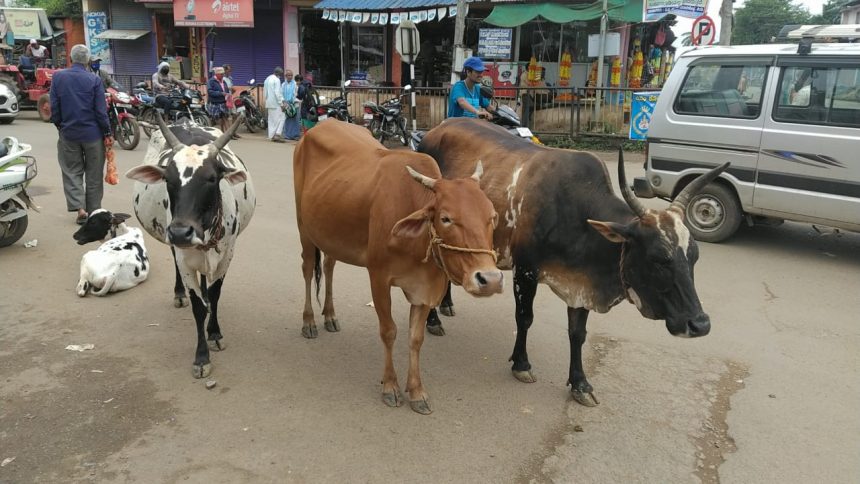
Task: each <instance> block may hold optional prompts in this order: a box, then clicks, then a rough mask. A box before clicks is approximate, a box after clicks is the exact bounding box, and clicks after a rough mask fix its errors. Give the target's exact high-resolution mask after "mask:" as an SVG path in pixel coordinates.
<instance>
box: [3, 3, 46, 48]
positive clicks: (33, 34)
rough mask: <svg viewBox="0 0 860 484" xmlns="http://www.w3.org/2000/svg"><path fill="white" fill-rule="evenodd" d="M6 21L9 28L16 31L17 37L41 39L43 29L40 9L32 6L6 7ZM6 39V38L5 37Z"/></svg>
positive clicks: (4, 10)
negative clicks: (31, 7)
mask: <svg viewBox="0 0 860 484" xmlns="http://www.w3.org/2000/svg"><path fill="white" fill-rule="evenodd" d="M3 13H4V14H5V15H6V23H8V24H9V30H11V31H12V32H14V33H15V38H16V39H19V40H20V39H28V40H29V39H41V38H42V30H41V28H40V24H39V10H37V9H30V8H27V9H25V8H6V9H3ZM4 41H5V39H4Z"/></svg>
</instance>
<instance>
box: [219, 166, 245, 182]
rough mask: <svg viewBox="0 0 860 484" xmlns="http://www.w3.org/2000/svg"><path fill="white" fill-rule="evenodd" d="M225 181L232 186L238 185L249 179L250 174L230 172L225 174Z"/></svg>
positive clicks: (237, 171) (242, 171) (239, 171)
mask: <svg viewBox="0 0 860 484" xmlns="http://www.w3.org/2000/svg"><path fill="white" fill-rule="evenodd" d="M224 179H225V180H227V183H229V184H231V185H237V184H239V183H242V182H244V181H246V180H247V179H248V172H246V171H245V170H236V169H233V170H230V171H227V172H226V173H224Z"/></svg>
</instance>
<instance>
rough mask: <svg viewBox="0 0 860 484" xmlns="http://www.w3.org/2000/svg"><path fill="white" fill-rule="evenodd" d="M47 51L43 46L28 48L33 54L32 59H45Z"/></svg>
mask: <svg viewBox="0 0 860 484" xmlns="http://www.w3.org/2000/svg"><path fill="white" fill-rule="evenodd" d="M46 50H48V49H47V48H46V47H45V46H44V45H40V46H38V47H30V52H32V53H33V57H36V58H38V59H41V58H42V57H45V53H46V52H45V51H46Z"/></svg>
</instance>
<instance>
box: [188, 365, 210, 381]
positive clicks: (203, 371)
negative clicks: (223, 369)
mask: <svg viewBox="0 0 860 484" xmlns="http://www.w3.org/2000/svg"><path fill="white" fill-rule="evenodd" d="M191 373H192V374H193V375H194V378H206V377H207V376H209V374H210V373H212V363H206V364H205V365H194V366H192V367H191Z"/></svg>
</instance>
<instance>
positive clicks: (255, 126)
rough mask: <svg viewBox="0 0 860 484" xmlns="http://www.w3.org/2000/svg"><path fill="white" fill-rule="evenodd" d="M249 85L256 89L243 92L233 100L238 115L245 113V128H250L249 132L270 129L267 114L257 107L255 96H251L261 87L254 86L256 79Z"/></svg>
mask: <svg viewBox="0 0 860 484" xmlns="http://www.w3.org/2000/svg"><path fill="white" fill-rule="evenodd" d="M248 84H250V85H251V86H254V87H252V88H251V89H250V90H248V89H245V90H243V91H241V92H240V93H239V97H237V98H236V99H234V100H233V104H234V105H235V106H236V113H237V114H242V113H245V127H246V128H248V132H249V133H256V132H257V130H260V129H266V128H267V127H268V120H267V119H266V114H265V113H264V112H263V110H262V109H260V107H259V106H258V105H257V101H255V100H254V96H252V95H251V91H254V90H256V89H257V88H258V87H259V86H257V85H255V84H254V79H251V80H250V81H248Z"/></svg>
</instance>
